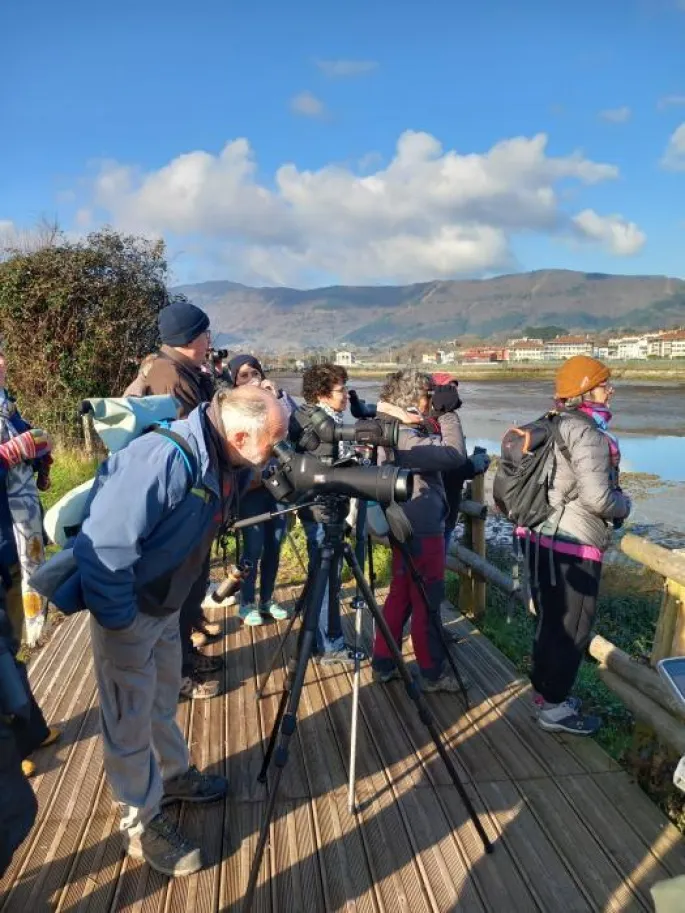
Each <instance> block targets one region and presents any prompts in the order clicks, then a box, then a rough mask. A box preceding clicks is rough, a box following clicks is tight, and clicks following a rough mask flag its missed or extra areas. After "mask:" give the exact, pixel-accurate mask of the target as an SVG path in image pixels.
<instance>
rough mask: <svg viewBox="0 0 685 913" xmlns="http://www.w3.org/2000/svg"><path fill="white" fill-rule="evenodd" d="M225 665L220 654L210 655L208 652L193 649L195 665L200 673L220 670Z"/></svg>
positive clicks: (204, 673) (196, 670)
mask: <svg viewBox="0 0 685 913" xmlns="http://www.w3.org/2000/svg"><path fill="white" fill-rule="evenodd" d="M223 665H224V661H223V659H222V658H221V657H220V656H208V655H207V654H206V653H200V651H199V650H193V666H194V669H195V672H196V673H197V674H198V675H207V674H208V673H209V672H218V671H219V669H221V668H222V667H223Z"/></svg>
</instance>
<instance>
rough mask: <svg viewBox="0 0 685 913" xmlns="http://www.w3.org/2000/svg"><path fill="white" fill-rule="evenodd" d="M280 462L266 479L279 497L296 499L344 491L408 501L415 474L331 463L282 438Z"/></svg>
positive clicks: (370, 498) (276, 453)
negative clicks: (301, 450) (303, 451)
mask: <svg viewBox="0 0 685 913" xmlns="http://www.w3.org/2000/svg"><path fill="white" fill-rule="evenodd" d="M273 453H274V456H275V457H276V460H277V462H278V465H277V466H274V467H273V468H272V470H271V474H270V475H269V476H267V478H266V479H265V480H264V485H265V487H266V488H267V489H268V490H269V491H270V492H271V494H272V496H273V497H274V498H275V499H276V501H285V502H286V503H290V504H292V503H295V502H296V501H298V500H299V499H300V498H301V497H303V496H305V495H312V496H316V495H326V494H333V495H342V496H343V497H346V498H361V500H362V501H376V502H378V503H379V504H392V503H393V502H395V501H408V500H409V499H410V498H411V496H412V493H413V490H414V477H413V474H412V473H411V472H410V471H409V470H408V469H398V468H397V467H396V466H392V465H385V466H328V465H326V464H325V463H322V462H321V461H320V460H317V458H316V457H314V456H312V455H311V454H310V453H297V452H296V451H294V450H293V449H292V447H290V445H288V444H286V443H285V442H283V441H281V442H280V443H278V444H276V445H275V446H274V448H273Z"/></svg>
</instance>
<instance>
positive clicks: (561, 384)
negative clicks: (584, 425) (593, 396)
mask: <svg viewBox="0 0 685 913" xmlns="http://www.w3.org/2000/svg"><path fill="white" fill-rule="evenodd" d="M610 377H611V371H610V370H609V369H608V368H607V366H606V365H605V364H602V362H601V361H598V360H597V359H596V358H590V356H589V355H574V356H573V358H569V359H568V361H565V362H564V364H563V365H562V366H561V367H560V368H559V370H558V371H557V373H556V396H557V399H572V398H573V397H575V396H582V395H583V393H588V392H589V391H590V390H592V389H594V387H597V386H599V384H603V383H604V382H605V381H607V380H609V378H610Z"/></svg>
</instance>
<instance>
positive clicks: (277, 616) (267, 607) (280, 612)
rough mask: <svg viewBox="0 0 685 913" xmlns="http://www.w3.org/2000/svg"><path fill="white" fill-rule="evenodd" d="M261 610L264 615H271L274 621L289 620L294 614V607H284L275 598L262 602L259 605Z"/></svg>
mask: <svg viewBox="0 0 685 913" xmlns="http://www.w3.org/2000/svg"><path fill="white" fill-rule="evenodd" d="M259 611H260V612H261V613H262V615H270V616H271V617H272V618H273V620H274V621H287V619H288V618H290V617H292V614H293V613H292V609H284V608H283V606H282V605H281V604H280V603H278V602H276V600H275V599H271V600H269V602H265V603H262V605H261V606H260V607H259Z"/></svg>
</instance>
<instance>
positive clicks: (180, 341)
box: [157, 301, 209, 346]
mask: <svg viewBox="0 0 685 913" xmlns="http://www.w3.org/2000/svg"><path fill="white" fill-rule="evenodd" d="M157 324H158V326H159V335H160V336H161V337H162V342H163V343H164V345H166V346H185V345H187V344H188V343H189V342H192V341H193V339H197V337H198V336H201V335H202V333H204V332H205V331H206V330H207V329H208V328H209V317H208V316H207V315H206V314H205V312H204V311H202V310H200V308H198V307H195V305H194V304H191V303H190V302H189V301H172V302H171V304H168V305H167V306H166V307H165V308H162V310H161V311H160V312H159V316H158V318H157Z"/></svg>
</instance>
